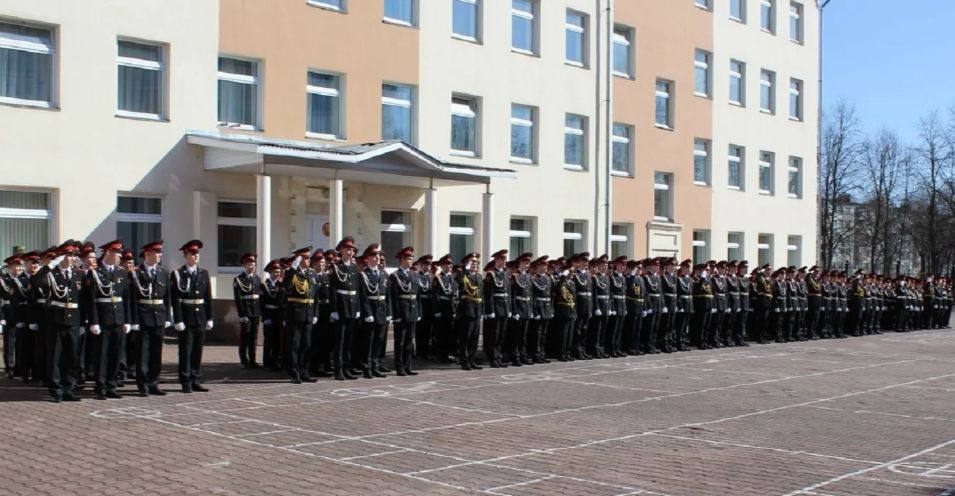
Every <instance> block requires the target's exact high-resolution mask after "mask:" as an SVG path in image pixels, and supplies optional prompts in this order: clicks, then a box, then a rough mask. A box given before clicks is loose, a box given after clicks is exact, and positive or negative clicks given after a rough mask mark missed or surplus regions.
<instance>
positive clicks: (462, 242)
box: [449, 213, 474, 260]
mask: <svg viewBox="0 0 955 496" xmlns="http://www.w3.org/2000/svg"><path fill="white" fill-rule="evenodd" d="M449 232H450V236H451V241H450V246H451V258H452V260H461V259H462V258H464V256H465V255H467V254H468V253H472V252H473V251H474V214H454V213H453V214H451V227H450V229H449Z"/></svg>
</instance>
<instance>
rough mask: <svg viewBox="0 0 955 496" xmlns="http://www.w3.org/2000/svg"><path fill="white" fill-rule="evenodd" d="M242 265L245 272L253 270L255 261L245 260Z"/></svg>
mask: <svg viewBox="0 0 955 496" xmlns="http://www.w3.org/2000/svg"><path fill="white" fill-rule="evenodd" d="M242 267H244V268H245V271H246V272H249V273H251V272H255V262H246V263H245V265H243V266H242Z"/></svg>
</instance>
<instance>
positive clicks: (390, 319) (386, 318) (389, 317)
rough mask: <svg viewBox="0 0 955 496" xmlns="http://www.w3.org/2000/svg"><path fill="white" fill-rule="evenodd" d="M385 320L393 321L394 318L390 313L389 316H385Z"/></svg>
mask: <svg viewBox="0 0 955 496" xmlns="http://www.w3.org/2000/svg"><path fill="white" fill-rule="evenodd" d="M385 320H387V321H388V322H391V321H393V320H394V319H392V318H391V315H389V316H387V317H385Z"/></svg>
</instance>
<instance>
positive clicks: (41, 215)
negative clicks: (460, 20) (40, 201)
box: [0, 189, 53, 220]
mask: <svg viewBox="0 0 955 496" xmlns="http://www.w3.org/2000/svg"><path fill="white" fill-rule="evenodd" d="M3 191H15V192H18V193H19V192H25V193H42V194H44V195H47V197H46V199H47V207H46V208H45V209H40V208H13V207H0V219H33V220H52V219H53V209H52V207H51V206H50V203H51V202H52V200H53V199H52V193H51V192H50V191H42V190H18V189H4V190H3Z"/></svg>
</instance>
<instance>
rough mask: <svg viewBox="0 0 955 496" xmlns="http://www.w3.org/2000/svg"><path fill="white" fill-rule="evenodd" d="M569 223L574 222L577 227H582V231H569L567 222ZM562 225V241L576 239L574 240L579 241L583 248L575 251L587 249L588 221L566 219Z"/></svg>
mask: <svg viewBox="0 0 955 496" xmlns="http://www.w3.org/2000/svg"><path fill="white" fill-rule="evenodd" d="M568 223H571V224H574V227H575V228H580V232H573V231H568V230H567V227H566V224H568ZM561 226H563V227H561V231H562V235H561V241H574V242H577V241H579V242H580V248H581V250H575V251H583V250H585V249H586V247H587V221H583V220H575V219H564V223H563V224H561Z"/></svg>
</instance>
